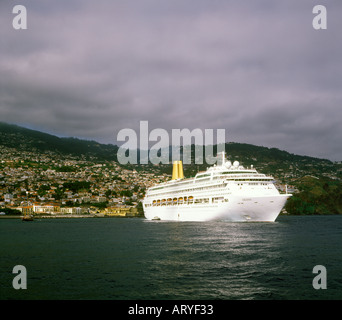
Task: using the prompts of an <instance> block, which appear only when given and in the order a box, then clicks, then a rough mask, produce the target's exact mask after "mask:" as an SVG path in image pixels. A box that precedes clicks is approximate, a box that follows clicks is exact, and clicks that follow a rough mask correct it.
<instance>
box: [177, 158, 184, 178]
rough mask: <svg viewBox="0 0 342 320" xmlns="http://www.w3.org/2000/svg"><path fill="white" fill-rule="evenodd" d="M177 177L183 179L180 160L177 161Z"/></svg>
mask: <svg viewBox="0 0 342 320" xmlns="http://www.w3.org/2000/svg"><path fill="white" fill-rule="evenodd" d="M178 179H184V173H183V163H182V161H178Z"/></svg>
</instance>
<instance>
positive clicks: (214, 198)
mask: <svg viewBox="0 0 342 320" xmlns="http://www.w3.org/2000/svg"><path fill="white" fill-rule="evenodd" d="M173 169H174V170H173V174H172V180H171V181H168V182H165V183H161V184H159V185H156V186H153V187H151V188H149V189H148V190H147V192H146V195H145V198H144V201H143V208H144V212H145V217H146V219H148V220H169V221H211V220H228V221H268V222H273V221H275V220H276V218H277V217H278V215H279V213H280V211H281V209H282V208H283V207H284V205H285V203H286V200H287V199H288V198H289V197H290V196H291V195H290V194H287V193H286V194H280V193H279V191H278V190H277V189H276V187H275V185H274V179H273V177H271V176H266V175H264V174H259V173H258V172H257V171H256V170H255V169H253V168H252V167H251V168H250V169H245V168H244V167H243V166H240V164H239V162H237V161H235V162H234V163H233V164H232V163H231V162H230V161H228V162H226V161H225V156H224V154H222V159H221V163H220V164H219V165H217V166H213V167H211V168H208V169H207V171H205V172H200V173H197V174H196V176H195V177H194V178H189V179H184V177H183V168H182V166H181V163H179V161H176V162H175V163H174V168H173Z"/></svg>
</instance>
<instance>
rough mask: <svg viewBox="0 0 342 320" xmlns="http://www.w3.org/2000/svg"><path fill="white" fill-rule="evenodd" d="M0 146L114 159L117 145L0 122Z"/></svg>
mask: <svg viewBox="0 0 342 320" xmlns="http://www.w3.org/2000/svg"><path fill="white" fill-rule="evenodd" d="M0 146H5V147H8V148H16V149H18V150H23V151H36V152H38V153H39V152H47V151H50V152H56V153H60V154H72V155H78V156H80V155H83V156H86V157H95V158H98V159H103V160H116V153H117V150H118V147H117V146H114V145H106V144H100V143H98V142H95V141H88V140H80V139H77V138H59V137H56V136H54V135H51V134H47V133H43V132H40V131H36V130H31V129H27V128H23V127H20V126H17V125H12V124H7V123H4V122H0Z"/></svg>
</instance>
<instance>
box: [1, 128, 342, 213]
mask: <svg viewBox="0 0 342 320" xmlns="http://www.w3.org/2000/svg"><path fill="white" fill-rule="evenodd" d="M0 146H3V147H7V148H11V149H13V150H16V153H17V154H19V157H20V152H22V151H29V152H34V153H36V154H37V155H39V154H45V155H46V154H48V155H49V156H50V157H53V155H54V154H55V155H56V154H57V155H58V156H59V157H61V156H63V155H65V156H67V155H74V156H77V157H79V158H80V159H85V160H88V161H93V162H103V161H116V160H117V158H116V154H117V150H118V146H115V145H105V144H100V143H98V142H95V141H87V140H80V139H76V138H59V137H56V136H53V135H50V134H46V133H42V132H39V131H35V130H31V129H26V128H23V127H20V126H16V125H10V124H6V123H1V122H0ZM225 147H226V148H225V149H226V153H227V155H228V159H229V160H231V161H235V160H238V161H239V162H240V163H241V164H242V165H243V166H245V167H249V166H251V165H253V166H254V167H255V168H256V169H257V170H258V171H260V172H262V173H266V174H270V175H273V176H274V177H275V179H276V180H277V183H278V185H285V184H286V185H288V186H289V187H290V189H292V190H294V191H295V195H294V196H293V197H292V198H291V199H290V200H289V201H288V203H287V206H286V210H287V212H288V213H290V214H325V213H333V214H336V213H342V196H341V190H342V183H341V179H342V165H341V164H340V163H339V164H338V163H333V162H331V161H329V160H326V159H318V158H313V157H308V156H300V155H294V154H291V153H289V152H287V151H282V150H279V149H277V148H267V147H262V146H255V145H251V144H242V143H234V142H231V143H226V146H225ZM215 150H216V146H214V152H215ZM170 158H171V154H170ZM191 158H192V160H193V159H195V147H194V146H192V157H191ZM207 166H208V165H207V164H195V163H192V164H190V165H184V174H185V177H191V176H194V175H195V174H196V173H197V172H198V171H202V170H205V169H206V167H207ZM121 167H124V168H125V169H128V170H131V169H134V170H136V171H138V172H153V173H154V174H156V175H162V174H168V175H171V171H172V166H171V165H170V164H159V165H152V164H149V165H130V164H128V165H125V166H121ZM67 169H68V170H69V171H70V172H72V171H73V169H72V168H67ZM63 170H65V168H64V169H63Z"/></svg>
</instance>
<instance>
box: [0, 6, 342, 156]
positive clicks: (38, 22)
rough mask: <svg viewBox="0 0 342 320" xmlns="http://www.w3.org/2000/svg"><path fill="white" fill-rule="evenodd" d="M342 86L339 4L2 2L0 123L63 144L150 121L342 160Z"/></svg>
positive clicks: (110, 136) (106, 136)
mask: <svg viewBox="0 0 342 320" xmlns="http://www.w3.org/2000/svg"><path fill="white" fill-rule="evenodd" d="M15 4H23V5H25V7H26V9H27V14H28V29H27V30H14V28H13V27H12V20H13V18H14V17H15V14H13V13H12V9H13V7H14V5H15ZM317 4H321V5H325V6H326V8H327V17H328V25H327V26H328V28H327V29H326V30H315V29H314V28H313V26H312V21H313V19H314V17H315V14H313V13H312V9H313V7H314V6H315V5H317ZM341 89H342V1H340V0H330V1H323V0H320V1H318V0H316V1H314V0H303V1H298V0H244V1H243V0H232V1H229V0H134V1H133V0H98V1H91V0H68V1H61V0H40V1H38V0H25V1H19V2H16V1H12V0H1V1H0V121H4V122H9V123H14V124H18V125H23V126H26V127H29V128H32V129H37V130H41V131H44V132H48V133H52V134H55V135H58V136H66V137H69V136H73V137H79V138H85V139H92V140H96V141H99V142H102V143H112V144H117V141H116V138H117V133H118V132H119V130H121V129H124V128H131V129H134V130H137V131H138V130H139V124H140V121H143V120H146V121H148V123H149V128H150V130H152V129H155V128H163V129H166V130H171V129H183V128H188V129H190V130H193V129H195V128H200V129H202V130H203V132H204V129H225V130H226V139H227V142H228V141H234V142H242V143H251V144H255V145H260V146H267V147H276V148H279V149H282V150H286V151H289V152H291V153H295V154H300V155H309V156H315V157H320V158H328V159H331V160H342V148H341V140H342V139H341V138H342V125H341V120H342V103H341V102H342V90H341Z"/></svg>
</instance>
